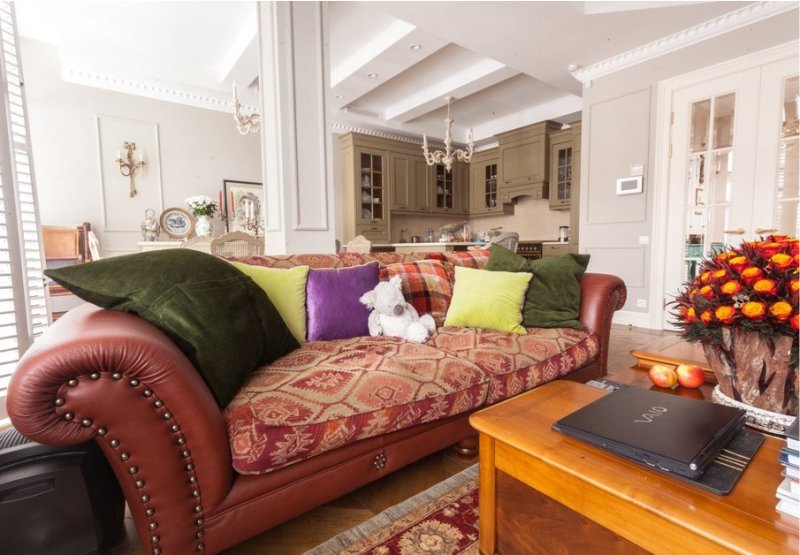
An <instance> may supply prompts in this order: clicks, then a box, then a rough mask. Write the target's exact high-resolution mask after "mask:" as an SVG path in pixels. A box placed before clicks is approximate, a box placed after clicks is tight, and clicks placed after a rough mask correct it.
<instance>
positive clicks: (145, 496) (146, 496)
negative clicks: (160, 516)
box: [139, 493, 150, 503]
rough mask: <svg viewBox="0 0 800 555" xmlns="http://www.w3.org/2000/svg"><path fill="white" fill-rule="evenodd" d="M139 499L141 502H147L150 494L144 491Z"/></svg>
mask: <svg viewBox="0 0 800 555" xmlns="http://www.w3.org/2000/svg"><path fill="white" fill-rule="evenodd" d="M139 499H141V500H142V503H147V502H148V501H150V496H149V495H147V494H146V493H144V494H142V496H141V497H140V498H139Z"/></svg>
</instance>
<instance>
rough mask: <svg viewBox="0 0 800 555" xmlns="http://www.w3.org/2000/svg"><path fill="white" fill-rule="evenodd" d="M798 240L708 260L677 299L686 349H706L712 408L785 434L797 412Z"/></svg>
mask: <svg viewBox="0 0 800 555" xmlns="http://www.w3.org/2000/svg"><path fill="white" fill-rule="evenodd" d="M797 301H798V240H797V239H795V238H789V237H787V236H785V235H771V236H769V237H767V239H766V240H762V241H756V242H744V243H742V244H741V245H739V246H738V247H735V248H729V249H728V250H725V251H722V252H718V253H716V254H712V255H711V257H710V258H707V259H704V260H703V261H702V262H701V263H700V268H699V270H698V272H697V278H696V279H694V280H693V281H691V282H688V283H686V284H685V287H684V289H683V290H682V291H681V292H680V293H679V295H678V296H677V297H676V299H675V305H676V306H677V307H678V310H677V313H676V314H675V316H677V318H678V319H677V321H676V322H675V323H676V324H677V325H678V326H679V327H680V328H682V336H683V337H684V339H686V340H687V341H699V342H700V343H702V345H703V350H704V351H705V354H706V357H707V358H708V363H709V366H711V369H712V370H713V371H714V376H715V377H716V379H717V386H716V388H715V389H714V392H713V395H712V399H713V400H714V402H717V403H720V404H725V405H730V406H739V407H741V408H744V409H745V410H746V411H747V421H748V424H750V425H751V426H753V427H756V428H759V429H762V430H765V431H768V432H772V433H776V434H783V433H784V431H785V429H786V428H787V427H788V426H789V425H790V424H791V423H792V421H793V420H794V418H795V416H796V415H797V410H798V399H797V394H798V389H800V388H799V387H798V334H797V332H798V308H797Z"/></svg>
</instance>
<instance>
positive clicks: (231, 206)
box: [222, 179, 264, 234]
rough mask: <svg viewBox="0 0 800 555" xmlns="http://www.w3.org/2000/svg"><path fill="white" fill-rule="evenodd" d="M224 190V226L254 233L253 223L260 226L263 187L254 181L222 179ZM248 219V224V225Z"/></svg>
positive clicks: (232, 229)
mask: <svg viewBox="0 0 800 555" xmlns="http://www.w3.org/2000/svg"><path fill="white" fill-rule="evenodd" d="M222 186H223V190H224V192H225V216H226V218H225V228H226V230H227V231H245V232H247V233H251V234H255V233H254V228H253V224H254V223H255V225H256V227H259V228H260V227H261V226H262V225H263V224H262V222H261V212H262V206H263V202H264V201H263V199H264V189H263V187H262V185H261V183H256V182H254V181H233V180H227V179H226V180H223V182H222ZM248 221H249V222H250V225H248Z"/></svg>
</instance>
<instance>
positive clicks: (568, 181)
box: [548, 128, 580, 210]
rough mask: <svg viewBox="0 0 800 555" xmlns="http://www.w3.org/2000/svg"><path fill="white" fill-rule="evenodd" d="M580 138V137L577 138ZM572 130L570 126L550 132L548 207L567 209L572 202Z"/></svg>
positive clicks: (573, 157) (573, 158)
mask: <svg viewBox="0 0 800 555" xmlns="http://www.w3.org/2000/svg"><path fill="white" fill-rule="evenodd" d="M579 140H580V139H579ZM573 145H574V132H573V130H572V128H569V129H564V130H562V131H556V132H554V133H550V187H549V190H550V195H549V197H548V198H549V199H550V209H551V210H569V207H570V204H571V202H572V183H573V180H574V179H575V176H574V175H573V173H574V172H573V164H574V160H575V156H574V154H573V152H574V148H573Z"/></svg>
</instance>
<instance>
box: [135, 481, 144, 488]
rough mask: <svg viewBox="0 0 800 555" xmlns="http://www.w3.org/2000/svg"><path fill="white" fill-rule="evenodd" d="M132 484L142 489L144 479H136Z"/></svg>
mask: <svg viewBox="0 0 800 555" xmlns="http://www.w3.org/2000/svg"><path fill="white" fill-rule="evenodd" d="M133 485H134V486H136V487H137V488H139V489H142V488H143V487H144V480H136V481H135V482H134V483H133Z"/></svg>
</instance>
